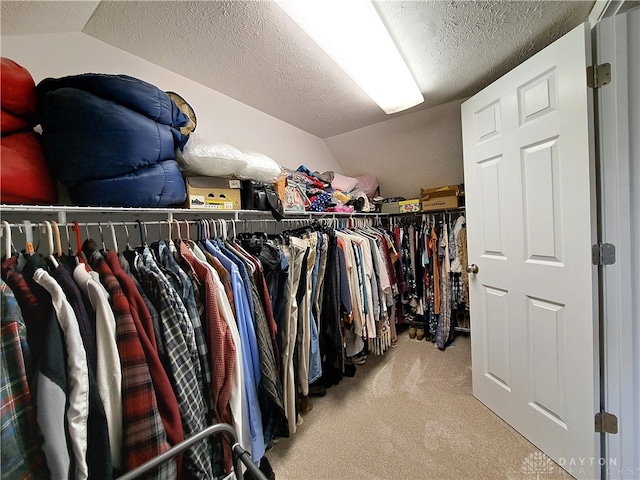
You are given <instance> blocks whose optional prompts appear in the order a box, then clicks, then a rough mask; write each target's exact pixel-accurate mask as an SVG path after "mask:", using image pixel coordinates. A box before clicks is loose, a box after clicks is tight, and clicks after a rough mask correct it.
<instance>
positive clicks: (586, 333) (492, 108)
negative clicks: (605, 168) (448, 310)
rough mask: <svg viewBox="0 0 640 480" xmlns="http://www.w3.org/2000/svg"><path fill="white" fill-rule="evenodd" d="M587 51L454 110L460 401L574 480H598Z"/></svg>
mask: <svg viewBox="0 0 640 480" xmlns="http://www.w3.org/2000/svg"><path fill="white" fill-rule="evenodd" d="M588 39H589V29H588V26H587V25H586V24H584V25H581V26H579V27H577V28H576V29H574V30H573V31H571V32H569V33H568V34H567V35H565V36H564V37H562V38H561V39H559V40H558V41H556V42H555V43H553V44H552V45H550V46H549V47H547V48H546V49H544V50H543V51H541V52H539V53H538V54H536V55H535V56H533V57H532V58H530V59H529V60H527V61H526V62H525V63H523V64H521V65H520V66H518V67H517V68H515V69H514V70H512V71H511V72H509V73H508V74H506V75H505V76H503V77H502V78H500V79H498V80H497V81H496V82H495V83H493V84H492V85H490V86H489V87H487V88H485V89H484V90H482V91H481V92H480V93H478V94H477V95H475V96H474V97H472V98H471V99H469V100H467V101H466V102H465V103H464V104H463V105H462V122H463V143H464V168H465V188H466V196H467V228H468V241H469V263H470V264H475V265H477V267H478V273H476V274H470V295H471V298H470V303H471V309H472V310H471V337H472V362H473V392H474V395H475V396H476V397H477V398H478V399H479V400H481V401H482V402H483V403H485V404H486V405H487V406H488V407H489V408H491V409H492V410H493V411H494V412H495V413H497V414H498V415H499V416H501V417H502V418H503V419H504V420H505V421H506V422H507V423H509V424H510V425H512V426H513V427H514V428H515V429H516V430H517V431H519V432H520V433H521V434H522V435H524V436H525V437H526V438H527V439H529V440H530V441H531V442H532V443H533V444H535V445H536V446H537V447H539V448H540V449H541V450H542V451H544V452H545V453H546V454H547V455H549V456H550V457H551V458H552V459H554V460H555V461H556V462H558V463H559V464H560V465H561V466H564V468H565V469H567V470H568V471H569V473H571V474H572V475H574V476H576V477H578V478H595V477H596V476H598V475H599V474H598V457H599V455H598V452H599V450H598V437H597V435H596V434H595V432H594V415H595V413H596V411H597V410H598V407H597V403H596V399H597V388H598V381H597V379H598V353H597V352H598V351H597V321H596V316H595V314H594V312H595V311H596V306H597V300H596V299H595V298H594V295H595V293H596V292H597V290H596V288H595V286H596V285H595V283H594V281H595V274H596V270H595V267H593V265H592V261H591V246H592V244H593V243H594V241H593V232H594V231H595V228H594V227H595V222H594V221H592V218H595V217H592V213H593V212H595V195H594V191H593V185H594V181H593V179H594V177H593V169H594V166H593V165H594V164H593V160H592V159H593V156H592V152H593V148H592V147H593V145H592V131H593V128H592V118H593V114H592V110H591V108H592V102H591V95H592V94H591V90H590V89H588V87H587V83H586V66H587V62H588V63H589V64H590V63H591V62H590V60H589V61H588V59H590V57H591V55H590V49H589V41H588ZM524 460H525V459H523V461H524Z"/></svg>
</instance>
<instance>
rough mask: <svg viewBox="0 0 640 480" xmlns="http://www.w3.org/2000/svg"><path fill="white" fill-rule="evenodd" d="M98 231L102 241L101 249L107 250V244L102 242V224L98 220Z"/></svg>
mask: <svg viewBox="0 0 640 480" xmlns="http://www.w3.org/2000/svg"><path fill="white" fill-rule="evenodd" d="M98 231H99V232H100V241H101V242H102V251H103V252H106V251H107V246H106V245H105V244H104V232H103V231H102V224H101V223H100V222H98Z"/></svg>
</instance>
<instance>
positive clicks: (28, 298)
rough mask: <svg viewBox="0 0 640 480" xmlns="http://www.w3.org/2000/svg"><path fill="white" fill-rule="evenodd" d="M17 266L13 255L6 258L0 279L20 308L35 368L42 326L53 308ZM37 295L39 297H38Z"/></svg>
mask: <svg viewBox="0 0 640 480" xmlns="http://www.w3.org/2000/svg"><path fill="white" fill-rule="evenodd" d="M17 265H18V258H17V257H16V256H15V255H12V256H11V257H8V258H6V259H5V260H4V262H2V279H3V280H4V281H5V282H7V285H9V287H10V288H11V290H12V291H13V294H14V295H15V299H16V300H17V301H18V305H19V306H20V310H21V312H22V317H23V319H24V322H25V323H26V325H27V343H28V344H29V350H30V353H31V360H32V365H33V367H34V368H35V366H36V365H38V362H39V359H40V353H41V351H42V346H43V343H44V340H45V339H44V329H43V328H42V325H44V324H45V322H47V321H48V319H49V318H51V316H52V315H53V306H52V305H51V297H50V296H49V294H48V293H46V292H45V291H44V289H42V288H41V287H40V286H38V285H37V286H36V287H37V288H39V292H35V291H32V289H31V287H30V286H29V285H28V284H27V281H26V280H25V278H24V277H23V275H22V273H20V272H18V271H17ZM38 293H41V295H40V296H38V295H37V294H38ZM27 373H31V372H27Z"/></svg>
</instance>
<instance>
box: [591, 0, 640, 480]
mask: <svg viewBox="0 0 640 480" xmlns="http://www.w3.org/2000/svg"><path fill="white" fill-rule="evenodd" d="M631 6H632V5H631V2H625V1H624V0H623V1H612V0H606V1H599V2H597V3H596V6H594V9H593V10H592V15H591V16H590V20H591V22H592V38H593V52H594V55H595V60H594V63H596V62H597V63H604V62H608V63H611V68H612V81H611V83H610V84H608V85H605V86H604V87H602V88H599V89H598V90H597V91H596V110H595V113H596V125H597V129H598V135H597V142H598V148H597V161H598V171H597V176H598V186H599V188H598V190H599V194H600V202H599V212H598V214H599V219H598V224H599V225H598V227H599V228H598V239H599V241H601V242H603V243H611V244H613V245H615V247H616V257H617V259H616V263H615V264H613V265H607V266H604V267H601V268H600V270H601V272H600V275H601V277H600V297H601V306H602V308H601V310H600V330H601V337H600V338H601V345H600V348H601V354H600V358H601V362H602V363H601V382H602V383H601V392H602V395H601V398H600V401H601V404H600V408H601V411H606V412H609V413H612V414H614V415H616V416H617V418H618V433H617V434H602V439H601V450H602V454H601V455H602V458H603V460H602V461H601V467H602V468H601V478H603V479H629V478H639V477H640V464H634V463H638V459H640V415H638V413H637V405H638V404H639V402H640V392H639V391H638V390H639V389H638V386H639V385H640V373H639V372H640V359H639V357H640V328H639V327H638V325H637V322H638V318H639V317H640V299H638V296H637V295H636V298H633V292H638V291H640V274H639V273H638V272H639V271H640V248H639V242H638V238H640V197H639V196H638V193H637V192H638V187H639V186H640V178H639V177H640V170H639V169H640V158H639V156H640V154H639V152H640V138H639V137H638V135H637V134H636V135H634V134H632V132H637V131H639V127H640V107H638V105H640V101H639V98H640V97H639V96H638V93H637V92H638V91H640V81H639V80H638V76H639V75H638V74H639V73H640V72H638V68H639V66H638V63H640V62H636V64H635V66H634V67H633V68H635V69H636V70H635V71H634V72H629V71H628V69H629V64H628V60H629V57H628V55H630V54H632V52H630V51H629V52H628V51H627V45H633V44H632V43H626V44H625V43H622V42H625V41H626V34H627V32H626V28H620V26H618V27H617V28H614V27H613V23H614V22H615V19H613V18H611V17H614V16H616V15H618V14H620V13H623V12H624V11H625V10H627V9H629V8H630V7H631ZM603 20H604V21H603ZM600 21H603V23H602V25H598V23H599V22H600ZM623 30H624V33H622V31H623ZM620 35H622V37H620ZM635 35H636V36H635V38H636V39H637V38H638V35H639V34H638V33H637V32H636V33H635ZM633 81H635V82H636V83H635V84H634V85H630V82H633ZM632 91H633V92H636V93H635V94H631V92H632ZM633 95H635V97H634V96H633ZM630 106H633V107H635V110H633V109H632V108H630ZM632 123H633V125H632ZM633 152H635V156H634V155H633ZM632 175H635V178H634V177H632ZM634 192H636V193H634ZM632 261H634V262H635V263H632ZM634 314H635V317H634ZM634 322H635V323H636V325H635V326H634Z"/></svg>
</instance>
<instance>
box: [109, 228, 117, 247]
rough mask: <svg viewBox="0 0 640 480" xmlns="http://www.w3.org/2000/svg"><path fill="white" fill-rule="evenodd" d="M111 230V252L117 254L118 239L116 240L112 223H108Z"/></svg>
mask: <svg viewBox="0 0 640 480" xmlns="http://www.w3.org/2000/svg"><path fill="white" fill-rule="evenodd" d="M109 227H110V228H111V241H112V242H113V251H114V252H116V253H118V239H117V238H116V227H115V225H114V224H113V222H109Z"/></svg>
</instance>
